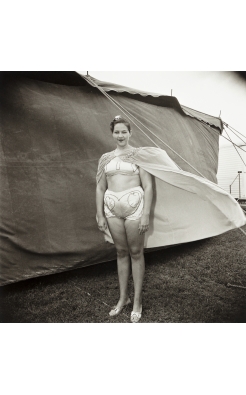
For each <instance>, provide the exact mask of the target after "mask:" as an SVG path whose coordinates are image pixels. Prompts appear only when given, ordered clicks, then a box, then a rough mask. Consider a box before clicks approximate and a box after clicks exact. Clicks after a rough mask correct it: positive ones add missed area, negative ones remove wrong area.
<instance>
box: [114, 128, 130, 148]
mask: <svg viewBox="0 0 246 395" xmlns="http://www.w3.org/2000/svg"><path fill="white" fill-rule="evenodd" d="M112 135H113V139H114V141H115V143H116V145H117V146H118V147H119V148H124V147H126V146H127V145H128V144H129V139H130V137H131V135H132V133H131V132H129V130H128V127H127V126H126V125H125V124H124V123H117V124H116V125H115V127H114V131H113V133H112Z"/></svg>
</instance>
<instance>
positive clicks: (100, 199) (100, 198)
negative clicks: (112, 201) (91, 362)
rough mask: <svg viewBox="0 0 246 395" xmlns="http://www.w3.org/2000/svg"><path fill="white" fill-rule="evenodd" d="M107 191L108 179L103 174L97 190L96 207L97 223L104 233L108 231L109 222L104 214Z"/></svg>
mask: <svg viewBox="0 0 246 395" xmlns="http://www.w3.org/2000/svg"><path fill="white" fill-rule="evenodd" d="M106 189H107V179H106V175H105V173H104V172H103V174H102V177H101V178H100V181H99V182H98V184H97V188H96V206H97V223H98V228H99V230H101V231H104V230H105V229H107V227H108V226H107V220H106V218H105V214H104V208H103V206H104V194H105V191H106Z"/></svg>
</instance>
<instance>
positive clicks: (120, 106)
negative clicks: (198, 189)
mask: <svg viewBox="0 0 246 395" xmlns="http://www.w3.org/2000/svg"><path fill="white" fill-rule="evenodd" d="M83 77H84V78H85V79H86V80H87V78H88V77H85V76H83ZM88 82H90V83H91V85H93V86H94V87H96V88H98V89H99V91H100V92H101V93H102V94H103V95H104V96H105V97H107V98H108V99H109V100H110V101H111V102H112V103H113V104H114V105H115V106H116V107H117V108H118V109H119V110H120V111H122V112H123V113H124V114H125V115H126V116H127V118H128V119H129V120H130V121H131V122H132V123H133V124H134V125H135V126H136V127H137V128H138V129H139V130H140V131H141V132H142V133H143V134H144V135H145V136H146V137H147V138H149V140H150V141H151V142H152V143H153V144H155V146H156V147H158V148H160V147H159V145H158V144H156V143H155V141H154V140H152V139H151V138H150V137H149V135H148V134H147V133H145V132H144V131H143V130H142V129H141V127H140V126H138V125H137V124H136V123H135V122H134V121H133V119H132V118H134V119H136V121H137V122H139V123H140V124H141V125H142V126H144V127H145V128H146V129H147V130H148V131H149V132H150V133H151V134H152V135H153V136H154V137H156V138H157V139H158V140H160V141H161V142H162V143H163V144H164V145H165V146H167V147H168V148H169V149H170V150H171V151H172V152H173V153H175V154H176V155H177V156H178V157H179V158H180V159H182V160H183V161H184V162H185V163H186V164H188V165H189V166H190V167H191V168H192V169H193V170H195V171H196V172H197V173H198V174H199V175H200V176H201V177H203V178H205V179H207V177H205V176H204V175H203V174H202V173H201V172H200V171H199V170H197V169H196V168H195V167H194V166H192V164H191V163H189V162H188V161H187V160H186V159H184V158H183V157H182V156H181V155H179V154H178V153H177V152H176V151H175V150H174V149H173V148H171V147H170V146H169V145H168V144H167V143H165V141H163V140H162V139H161V138H160V137H159V136H157V135H156V134H155V133H154V132H152V131H151V130H150V129H149V128H148V127H147V126H145V125H144V124H143V123H142V122H141V121H139V119H137V118H136V117H135V116H134V115H133V114H131V113H130V112H129V111H128V110H126V109H125V108H124V107H123V106H122V105H121V104H120V103H118V102H117V101H116V100H115V99H113V98H112V97H111V96H110V95H108V93H106V92H105V91H104V90H103V89H102V88H101V87H99V86H98V85H97V84H96V83H95V82H94V81H92V80H90V81H88ZM127 113H128V114H130V116H129V115H128V114H127ZM131 117H132V118H131ZM177 166H178V165H177ZM178 168H179V169H180V170H182V169H181V167H180V166H178Z"/></svg>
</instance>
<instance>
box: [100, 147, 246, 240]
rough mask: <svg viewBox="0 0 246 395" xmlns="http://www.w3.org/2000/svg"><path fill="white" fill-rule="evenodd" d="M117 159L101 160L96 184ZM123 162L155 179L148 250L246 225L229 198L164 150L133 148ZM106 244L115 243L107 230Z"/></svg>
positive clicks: (242, 216) (244, 219) (111, 155)
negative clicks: (184, 169)
mask: <svg viewBox="0 0 246 395" xmlns="http://www.w3.org/2000/svg"><path fill="white" fill-rule="evenodd" d="M114 157H115V151H112V152H109V153H107V154H104V155H103V156H102V157H101V159H100V161H99V166H98V173H97V182H98V181H99V180H100V178H101V176H102V172H103V169H104V166H105V165H106V164H107V163H109V162H110V161H111V160H112V158H114ZM121 159H122V160H125V161H127V162H131V163H134V164H136V165H138V166H139V167H141V168H142V169H144V170H145V171H147V172H148V173H150V174H151V175H152V176H153V189H154V197H153V203H152V207H151V214H150V226H149V230H148V232H147V233H146V234H145V248H153V247H161V246H166V245H172V244H179V243H185V242H190V241H194V240H199V239H204V238H207V237H211V236H216V235H219V234H221V233H224V232H226V231H229V230H231V229H234V228H236V227H241V226H243V225H245V224H246V217H245V215H244V213H243V210H242V209H241V207H240V205H239V204H238V203H237V202H236V200H235V199H234V198H233V197H232V196H231V195H230V194H228V193H227V192H226V191H224V190H223V189H222V188H220V187H219V186H218V185H216V184H215V183H213V182H211V181H209V180H207V179H206V178H203V177H200V176H197V175H194V174H192V173H189V172H185V171H182V170H180V169H179V167H178V166H177V165H176V164H175V162H174V161H173V160H172V159H171V158H170V157H169V156H168V155H167V153H166V152H165V151H164V150H162V149H160V148H154V147H142V148H134V149H132V150H131V151H130V152H129V153H127V154H126V155H125V156H124V157H122V156H121ZM105 240H106V241H109V242H111V243H113V240H112V237H111V235H110V233H109V230H108V229H107V231H106V233H105Z"/></svg>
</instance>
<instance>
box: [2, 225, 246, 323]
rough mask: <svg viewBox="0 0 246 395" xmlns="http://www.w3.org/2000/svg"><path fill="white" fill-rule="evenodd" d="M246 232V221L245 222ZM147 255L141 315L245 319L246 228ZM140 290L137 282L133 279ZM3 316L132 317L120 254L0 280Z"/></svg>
mask: <svg viewBox="0 0 246 395" xmlns="http://www.w3.org/2000/svg"><path fill="white" fill-rule="evenodd" d="M242 229H243V230H244V232H246V226H244V227H243V228H242ZM145 257H146V276H145V282H144V289H143V314H142V320H141V322H142V323H157V322H162V323H165V322H166V323H167V322H175V323H179V322H183V323H188V322H194V323H195V322H197V323H198V322H200V323H204V322H206V323H212V322H217V323H222V322H224V323H229V322H231V323H242V322H244V323H245V322H246V288H237V287H231V286H228V284H232V285H238V286H241V287H246V235H245V234H243V233H242V232H241V231H240V230H238V229H235V230H232V231H230V232H227V233H225V234H223V235H220V236H217V237H213V238H210V239H206V240H199V241H196V242H193V243H188V244H184V245H179V246H175V247H171V248H167V249H163V250H159V251H155V252H150V253H148V254H146V255H145ZM129 289H130V294H131V296H132V295H133V282H132V279H131V280H130V284H129ZM0 293H1V306H0V307H1V316H0V322H9V323H10V322H13V323H17V322H21V323H24V322H26V323H46V322H50V323H62V322H67V323H72V322H73V323H79V322H80V323H109V322H117V323H128V322H130V312H131V306H129V307H127V308H126V309H125V310H124V311H123V312H122V313H121V314H120V315H119V316H118V317H115V318H110V317H109V315H108V313H109V310H110V308H111V306H113V305H114V304H116V302H117V300H118V279H117V270H116V262H115V261H113V262H107V263H102V264H99V265H94V266H90V267H86V268H82V269H77V270H74V271H70V272H64V273H59V274H55V275H50V276H44V277H39V278H35V279H31V280H27V281H23V282H19V283H16V284H11V285H7V286H4V287H1V288H0Z"/></svg>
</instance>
